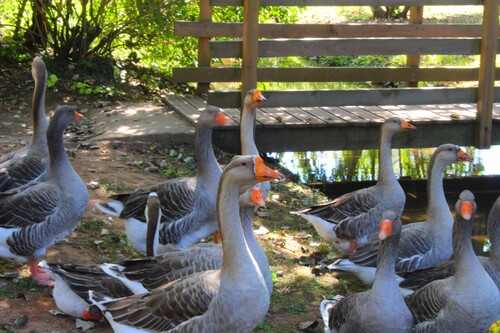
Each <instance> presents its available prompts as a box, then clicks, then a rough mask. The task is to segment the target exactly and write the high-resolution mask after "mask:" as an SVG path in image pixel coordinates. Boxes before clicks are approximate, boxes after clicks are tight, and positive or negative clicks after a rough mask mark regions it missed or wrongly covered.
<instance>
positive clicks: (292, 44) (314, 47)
mask: <svg viewBox="0 0 500 333" xmlns="http://www.w3.org/2000/svg"><path fill="white" fill-rule="evenodd" d="M480 47H481V41H480V39H478V38H460V39H457V38H402V39H399V38H376V39H359V38H354V39H352V38H343V39H336V38H332V39H312V40H308V39H302V40H294V39H288V40H287V39H284V40H261V41H259V51H258V54H259V57H291V56H326V55H354V54H355V55H360V54H366V55H399V54H420V55H422V54H447V55H456V54H458V55H471V54H479V52H480ZM241 48H242V42H241V41H212V42H210V56H211V57H212V58H241V56H242V52H241ZM497 52H498V50H497Z"/></svg>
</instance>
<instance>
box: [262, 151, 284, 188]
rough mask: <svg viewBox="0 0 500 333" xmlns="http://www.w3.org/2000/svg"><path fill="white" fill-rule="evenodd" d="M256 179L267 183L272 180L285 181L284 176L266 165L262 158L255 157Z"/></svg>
mask: <svg viewBox="0 0 500 333" xmlns="http://www.w3.org/2000/svg"><path fill="white" fill-rule="evenodd" d="M255 179H257V180H258V181H259V182H265V181H268V180H271V179H283V176H282V175H281V174H279V173H278V172H276V171H274V170H273V169H271V168H270V167H268V166H266V165H265V164H264V160H263V159H262V157H260V156H256V157H255Z"/></svg>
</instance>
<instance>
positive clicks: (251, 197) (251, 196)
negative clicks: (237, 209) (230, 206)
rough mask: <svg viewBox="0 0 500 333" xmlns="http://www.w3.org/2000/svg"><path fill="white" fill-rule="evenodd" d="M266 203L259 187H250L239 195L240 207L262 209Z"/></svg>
mask: <svg viewBox="0 0 500 333" xmlns="http://www.w3.org/2000/svg"><path fill="white" fill-rule="evenodd" d="M265 205H266V202H265V200H264V195H263V194H262V189H261V188H260V187H257V186H256V187H252V188H249V189H248V190H246V191H243V192H242V193H241V194H240V206H242V207H264V206H265Z"/></svg>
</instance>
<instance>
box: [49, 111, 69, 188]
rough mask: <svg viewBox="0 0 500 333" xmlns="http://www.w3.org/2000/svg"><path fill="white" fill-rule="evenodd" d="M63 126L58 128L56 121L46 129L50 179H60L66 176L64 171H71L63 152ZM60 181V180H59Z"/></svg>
mask: <svg viewBox="0 0 500 333" xmlns="http://www.w3.org/2000/svg"><path fill="white" fill-rule="evenodd" d="M63 133H64V126H58V124H57V120H56V121H52V122H51V123H50V125H49V128H48V129H47V142H48V147H49V159H50V176H49V178H50V179H57V180H59V179H61V177H63V175H65V174H67V172H66V170H68V169H69V168H71V169H72V166H71V163H70V162H69V159H68V155H66V151H65V150H64V138H63ZM61 180H62V179H61Z"/></svg>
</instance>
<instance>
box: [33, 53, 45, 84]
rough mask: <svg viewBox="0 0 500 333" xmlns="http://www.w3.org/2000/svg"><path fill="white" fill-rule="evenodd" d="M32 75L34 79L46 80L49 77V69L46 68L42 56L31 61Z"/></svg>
mask: <svg viewBox="0 0 500 333" xmlns="http://www.w3.org/2000/svg"><path fill="white" fill-rule="evenodd" d="M31 75H32V76H33V79H34V80H36V79H37V78H42V79H43V80H45V78H46V77H47V70H46V69H45V63H44V62H43V60H42V59H41V58H40V57H35V59H33V62H32V63H31Z"/></svg>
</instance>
